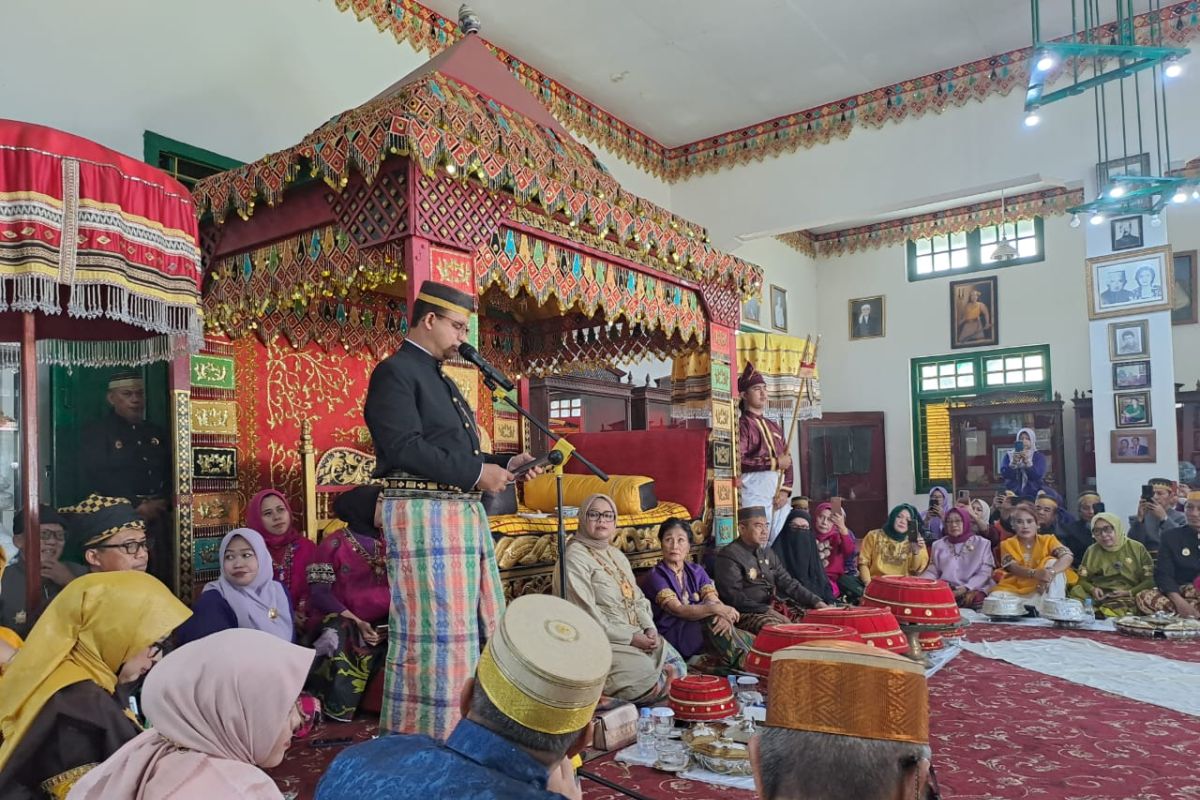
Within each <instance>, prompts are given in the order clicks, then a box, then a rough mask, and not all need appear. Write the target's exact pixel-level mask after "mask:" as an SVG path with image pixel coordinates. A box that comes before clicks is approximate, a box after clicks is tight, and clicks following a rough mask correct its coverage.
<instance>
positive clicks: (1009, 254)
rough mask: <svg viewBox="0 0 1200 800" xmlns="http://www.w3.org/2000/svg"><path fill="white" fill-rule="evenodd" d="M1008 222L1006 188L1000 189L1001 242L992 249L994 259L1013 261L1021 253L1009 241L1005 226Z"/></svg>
mask: <svg viewBox="0 0 1200 800" xmlns="http://www.w3.org/2000/svg"><path fill="white" fill-rule="evenodd" d="M1007 223H1008V206H1006V205H1005V204H1004V190H1003V189H1001V190H1000V244H998V245H996V249H995V250H993V251H992V261H1012V260H1013V259H1014V258H1016V257H1017V256H1019V255H1020V253H1018V252H1017V248H1015V247H1013V246H1012V245H1011V244H1009V243H1008V233H1006V232H1005V230H1004V226H1005V225H1006V224H1007Z"/></svg>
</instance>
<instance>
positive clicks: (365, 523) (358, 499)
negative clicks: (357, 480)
mask: <svg viewBox="0 0 1200 800" xmlns="http://www.w3.org/2000/svg"><path fill="white" fill-rule="evenodd" d="M382 491H383V487H382V486H355V487H354V488H353V489H351V490H350V491H348V492H342V493H341V494H339V495H338V496H337V499H336V500H334V501H333V513H334V514H336V515H337V518H338V519H340V520H342V521H343V522H345V523H346V524H347V525H349V526H350V530H351V531H353V532H354V533H357V534H359V535H360V536H370V537H372V538H376V539H377V538H379V529H378V528H376V527H375V503H376V501H378V500H379V493H380V492H382Z"/></svg>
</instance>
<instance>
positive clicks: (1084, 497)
mask: <svg viewBox="0 0 1200 800" xmlns="http://www.w3.org/2000/svg"><path fill="white" fill-rule="evenodd" d="M1089 497H1094V498H1096V499H1097V500H1099V499H1100V495H1098V494H1096V493H1095V492H1084V493H1083V494H1081V495H1079V502H1081V503H1082V502H1083V501H1084V500H1087V499H1088V498H1089Z"/></svg>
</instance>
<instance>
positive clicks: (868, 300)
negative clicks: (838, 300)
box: [847, 294, 887, 341]
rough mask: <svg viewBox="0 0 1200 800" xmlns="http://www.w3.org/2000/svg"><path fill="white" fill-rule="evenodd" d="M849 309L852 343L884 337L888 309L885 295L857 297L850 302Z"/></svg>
mask: <svg viewBox="0 0 1200 800" xmlns="http://www.w3.org/2000/svg"><path fill="white" fill-rule="evenodd" d="M847 307H848V315H849V316H848V319H849V323H850V341H855V340H858V339H878V338H880V337H881V336H883V335H884V333H885V331H886V330H887V319H886V317H885V316H884V315H885V312H886V310H887V309H886V307H885V305H884V298H883V295H881V294H877V295H875V296H874V297H856V298H854V299H853V300H850V301H848V303H847Z"/></svg>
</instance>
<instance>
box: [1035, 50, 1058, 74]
mask: <svg viewBox="0 0 1200 800" xmlns="http://www.w3.org/2000/svg"><path fill="white" fill-rule="evenodd" d="M1037 68H1038V71H1039V72H1049V71H1050V70H1052V69H1054V56H1052V55H1050V54H1049V53H1046V52H1043V53H1041V54H1040V55H1039V56H1038V60H1037Z"/></svg>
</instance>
